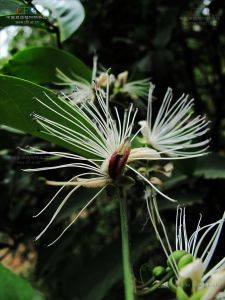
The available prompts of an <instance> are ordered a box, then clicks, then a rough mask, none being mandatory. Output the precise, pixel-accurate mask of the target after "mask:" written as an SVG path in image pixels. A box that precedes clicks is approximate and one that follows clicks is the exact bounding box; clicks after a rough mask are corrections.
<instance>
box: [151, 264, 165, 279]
mask: <svg viewBox="0 0 225 300" xmlns="http://www.w3.org/2000/svg"><path fill="white" fill-rule="evenodd" d="M165 273H166V270H165V268H164V267H162V266H156V267H154V268H153V270H152V274H153V275H154V276H155V278H156V279H161V278H162V276H163V275H164V274H165Z"/></svg>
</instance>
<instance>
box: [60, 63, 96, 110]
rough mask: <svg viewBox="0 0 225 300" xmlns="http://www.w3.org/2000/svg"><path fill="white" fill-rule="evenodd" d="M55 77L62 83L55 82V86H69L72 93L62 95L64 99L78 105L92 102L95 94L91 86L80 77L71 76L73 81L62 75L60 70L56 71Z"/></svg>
mask: <svg viewBox="0 0 225 300" xmlns="http://www.w3.org/2000/svg"><path fill="white" fill-rule="evenodd" d="M56 75H57V77H58V78H59V79H60V80H61V81H62V82H60V83H59V82H57V85H61V86H71V88H72V89H73V92H71V93H69V94H68V95H64V97H65V98H68V99H70V100H71V103H72V104H73V103H75V104H79V103H84V102H87V101H92V102H93V101H94V99H95V93H94V87H93V84H91V83H90V82H88V81H87V80H85V79H84V78H82V77H79V76H77V75H75V74H74V75H73V77H74V78H73V79H71V78H70V77H68V76H67V75H66V74H64V73H63V72H62V71H61V70H59V69H56Z"/></svg>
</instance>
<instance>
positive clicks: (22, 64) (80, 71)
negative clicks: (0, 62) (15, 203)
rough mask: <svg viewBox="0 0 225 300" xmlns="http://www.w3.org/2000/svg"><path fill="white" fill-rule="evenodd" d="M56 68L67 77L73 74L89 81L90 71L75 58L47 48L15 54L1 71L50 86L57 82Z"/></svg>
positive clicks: (66, 53)
mask: <svg viewBox="0 0 225 300" xmlns="http://www.w3.org/2000/svg"><path fill="white" fill-rule="evenodd" d="M56 68H58V69H60V70H61V71H62V72H63V73H65V74H66V75H68V76H72V75H73V74H75V75H78V76H80V77H82V78H84V79H86V80H88V81H91V70H90V69H89V68H88V67H87V66H86V65H85V64H84V63H83V62H82V61H81V60H79V59H78V58H77V57H76V56H74V55H71V54H69V53H68V52H66V51H62V50H58V49H55V48H48V47H32V48H27V49H24V50H21V51H19V52H17V53H16V54H15V55H14V56H13V57H12V58H11V59H10V61H9V62H8V63H7V64H6V65H5V66H4V68H3V70H2V71H3V73H4V74H6V75H11V76H16V77H20V78H23V79H27V80H29V81H33V82H35V83H38V84H52V83H54V82H59V79H58V78H57V77H56Z"/></svg>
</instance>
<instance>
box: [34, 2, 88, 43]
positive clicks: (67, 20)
mask: <svg viewBox="0 0 225 300" xmlns="http://www.w3.org/2000/svg"><path fill="white" fill-rule="evenodd" d="M33 3H34V4H36V5H37V4H39V5H41V6H43V7H45V8H47V9H49V10H50V11H51V12H52V17H54V18H55V19H56V21H57V24H58V26H59V30H60V39H61V41H62V42H63V41H65V40H67V39H68V38H69V37H70V36H71V35H72V34H73V33H74V32H75V31H76V30H77V29H78V28H79V27H80V25H81V24H82V22H83V20H84V17H85V12H84V8H83V6H82V4H81V3H80V1H78V0H70V1H59V0H51V1H49V0H34V1H33Z"/></svg>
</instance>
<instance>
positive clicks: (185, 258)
mask: <svg viewBox="0 0 225 300" xmlns="http://www.w3.org/2000/svg"><path fill="white" fill-rule="evenodd" d="M191 262H193V256H192V255H191V254H190V253H188V254H185V255H184V256H182V257H181V259H180V260H179V262H178V269H179V270H181V269H182V268H183V267H185V266H186V265H188V264H190V263H191Z"/></svg>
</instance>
